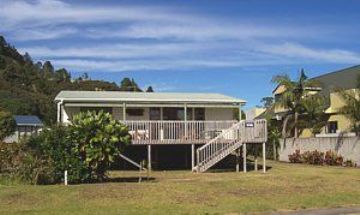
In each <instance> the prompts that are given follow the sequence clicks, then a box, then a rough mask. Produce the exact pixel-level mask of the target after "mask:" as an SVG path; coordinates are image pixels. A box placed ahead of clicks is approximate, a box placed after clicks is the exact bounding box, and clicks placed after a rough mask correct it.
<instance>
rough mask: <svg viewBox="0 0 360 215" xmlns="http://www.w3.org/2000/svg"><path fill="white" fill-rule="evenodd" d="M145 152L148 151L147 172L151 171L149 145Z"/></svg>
mask: <svg viewBox="0 0 360 215" xmlns="http://www.w3.org/2000/svg"><path fill="white" fill-rule="evenodd" d="M147 147H148V148H147V151H148V170H149V171H151V145H150V144H149V145H148V146H147Z"/></svg>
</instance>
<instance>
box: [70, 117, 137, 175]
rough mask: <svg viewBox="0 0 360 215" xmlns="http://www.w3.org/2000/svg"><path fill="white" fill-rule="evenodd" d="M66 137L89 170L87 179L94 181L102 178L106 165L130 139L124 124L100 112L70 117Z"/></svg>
mask: <svg viewBox="0 0 360 215" xmlns="http://www.w3.org/2000/svg"><path fill="white" fill-rule="evenodd" d="M70 136H71V137H70V138H71V140H72V141H73V144H74V150H75V152H76V153H78V154H79V156H80V159H81V160H82V161H83V162H84V163H85V165H86V166H87V168H88V170H89V177H90V178H89V179H95V180H103V179H105V178H106V172H107V170H108V169H109V167H110V164H111V163H113V162H114V161H115V157H116V156H118V155H119V154H120V151H121V149H122V147H124V146H125V145H127V144H128V143H130V140H131V139H130V135H129V133H128V129H127V127H126V126H125V125H123V124H121V123H120V122H119V121H116V120H114V119H113V118H112V116H111V114H109V113H104V112H103V111H100V112H99V113H95V112H89V111H88V112H81V113H79V114H78V115H76V116H74V118H73V122H72V126H70Z"/></svg>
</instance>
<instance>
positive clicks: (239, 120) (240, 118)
mask: <svg viewBox="0 0 360 215" xmlns="http://www.w3.org/2000/svg"><path fill="white" fill-rule="evenodd" d="M241 118H242V117H241V103H240V104H239V122H240V121H241V120H242V119H241Z"/></svg>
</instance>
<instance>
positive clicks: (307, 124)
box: [299, 95, 328, 135]
mask: <svg viewBox="0 0 360 215" xmlns="http://www.w3.org/2000/svg"><path fill="white" fill-rule="evenodd" d="M303 106H304V114H303V115H302V118H301V120H300V122H299V127H302V128H308V129H310V130H311V133H312V134H314V135H315V134H317V133H320V132H321V129H322V128H323V127H324V126H325V125H326V123H327V119H328V115H327V114H326V113H325V112H324V110H325V109H326V104H325V99H324V97H322V96H319V95H313V96H310V97H307V98H306V99H304V101H303Z"/></svg>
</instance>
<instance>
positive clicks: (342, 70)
mask: <svg viewBox="0 0 360 215" xmlns="http://www.w3.org/2000/svg"><path fill="white" fill-rule="evenodd" d="M357 67H359V68H360V64H359V65H355V66H351V67H347V68H344V69H339V70H336V71H333V72H328V73H325V74H322V75H319V76H316V77H313V78H310V79H317V78H321V77H324V76H328V75H333V74H335V73H340V72H344V71H346V70H350V69H354V68H357Z"/></svg>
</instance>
